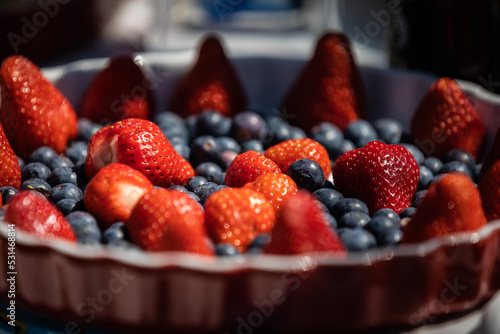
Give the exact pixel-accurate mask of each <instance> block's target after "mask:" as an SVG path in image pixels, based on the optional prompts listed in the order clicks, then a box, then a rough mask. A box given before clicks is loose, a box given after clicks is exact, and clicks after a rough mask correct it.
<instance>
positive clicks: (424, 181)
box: [417, 165, 434, 190]
mask: <svg viewBox="0 0 500 334" xmlns="http://www.w3.org/2000/svg"><path fill="white" fill-rule="evenodd" d="M419 174H420V177H419V179H418V185H417V189H418V190H423V189H427V187H428V186H429V184H430V183H431V181H432V178H433V177H434V174H432V172H431V170H430V169H429V168H427V167H425V165H421V166H420V167H419Z"/></svg>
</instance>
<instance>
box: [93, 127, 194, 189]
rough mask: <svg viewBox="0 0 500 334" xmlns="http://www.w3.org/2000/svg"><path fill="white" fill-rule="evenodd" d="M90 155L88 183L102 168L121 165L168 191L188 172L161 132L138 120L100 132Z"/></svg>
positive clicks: (94, 140) (105, 128)
mask: <svg viewBox="0 0 500 334" xmlns="http://www.w3.org/2000/svg"><path fill="white" fill-rule="evenodd" d="M87 152H88V153H87V160H86V161H85V174H86V175H87V177H88V178H89V179H90V178H92V177H93V176H94V175H95V174H96V173H97V172H98V171H99V169H101V168H102V167H104V166H106V165H109V164H111V163H114V162H120V163H123V164H126V165H129V166H130V167H133V168H135V169H137V170H138V171H140V172H142V173H143V174H144V175H146V177H147V178H148V179H149V180H150V181H151V182H152V183H153V184H154V185H156V186H160V187H169V186H171V185H173V184H176V182H177V181H178V180H181V181H182V180H183V177H184V176H183V175H181V173H182V172H183V170H185V171H188V170H189V168H187V166H186V164H188V162H187V161H186V162H182V163H180V162H181V161H183V160H184V159H182V160H181V156H180V155H179V154H178V153H177V152H176V151H175V149H174V148H173V147H172V145H171V144H170V142H169V141H168V139H167V138H166V137H165V135H164V134H163V132H162V131H161V130H160V128H159V127H158V126H157V125H156V124H154V123H153V122H151V121H148V120H144V119H139V118H127V119H124V120H122V121H118V122H116V123H113V124H111V125H109V126H107V127H104V128H101V129H100V130H99V131H97V132H96V133H95V134H94V135H93V136H92V137H91V138H90V141H89V147H88V150H87ZM184 161H185V160H184ZM191 168H192V167H191Z"/></svg>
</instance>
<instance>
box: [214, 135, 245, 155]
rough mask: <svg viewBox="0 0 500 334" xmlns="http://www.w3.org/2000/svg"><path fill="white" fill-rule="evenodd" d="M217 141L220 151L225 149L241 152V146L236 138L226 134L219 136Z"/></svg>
mask: <svg viewBox="0 0 500 334" xmlns="http://www.w3.org/2000/svg"><path fill="white" fill-rule="evenodd" d="M215 141H216V142H217V147H218V149H219V152H224V151H233V152H236V153H240V152H241V147H240V145H239V144H238V142H237V141H236V139H234V138H231V137H225V136H224V137H217V138H215Z"/></svg>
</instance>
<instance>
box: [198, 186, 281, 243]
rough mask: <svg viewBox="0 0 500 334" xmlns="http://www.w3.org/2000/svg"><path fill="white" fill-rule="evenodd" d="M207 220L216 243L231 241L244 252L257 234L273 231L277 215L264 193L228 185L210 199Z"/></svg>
mask: <svg viewBox="0 0 500 334" xmlns="http://www.w3.org/2000/svg"><path fill="white" fill-rule="evenodd" d="M205 219H206V225H207V229H208V233H209V235H210V236H211V238H212V240H214V242H215V243H229V244H231V245H233V246H234V247H236V248H237V249H238V250H239V251H240V252H244V251H245V250H246V248H247V247H248V245H250V243H251V242H252V240H253V239H255V237H256V236H258V235H259V234H265V233H271V231H272V230H273V227H274V222H275V220H276V214H275V212H274V208H273V207H272V205H271V203H269V201H268V200H267V198H266V197H265V196H264V195H263V194H261V193H259V192H257V191H255V190H252V189H248V188H226V189H222V190H219V191H217V192H215V193H214V194H213V195H211V196H210V197H209V198H208V199H207V201H206V202H205Z"/></svg>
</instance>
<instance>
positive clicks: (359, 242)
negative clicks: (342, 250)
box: [338, 228, 377, 252]
mask: <svg viewBox="0 0 500 334" xmlns="http://www.w3.org/2000/svg"><path fill="white" fill-rule="evenodd" d="M338 233H339V237H340V239H341V240H342V243H343V244H344V245H345V247H346V248H347V250H348V251H350V252H359V251H365V250H368V249H370V248H373V247H375V246H377V240H376V239H375V237H374V236H373V234H371V233H370V232H368V231H367V230H365V229H362V228H354V229H350V228H341V229H339V232H338Z"/></svg>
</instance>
